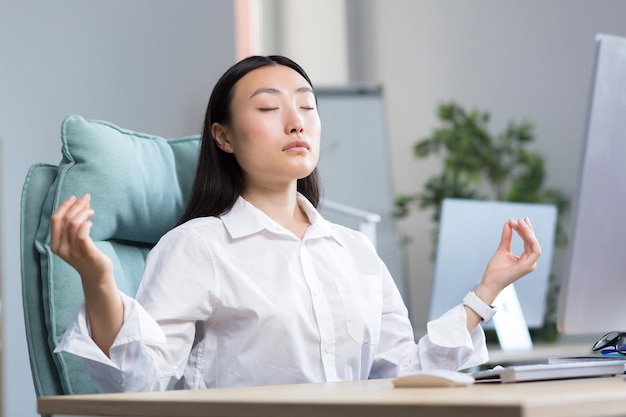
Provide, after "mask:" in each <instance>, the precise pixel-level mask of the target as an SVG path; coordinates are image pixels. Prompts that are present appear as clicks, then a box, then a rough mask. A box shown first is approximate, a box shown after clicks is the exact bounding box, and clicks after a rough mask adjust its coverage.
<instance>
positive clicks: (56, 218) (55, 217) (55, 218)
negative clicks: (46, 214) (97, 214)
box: [50, 196, 76, 252]
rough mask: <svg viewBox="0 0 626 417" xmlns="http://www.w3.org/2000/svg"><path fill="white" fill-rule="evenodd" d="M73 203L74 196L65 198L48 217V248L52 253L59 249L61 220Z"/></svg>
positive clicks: (74, 200)
mask: <svg viewBox="0 0 626 417" xmlns="http://www.w3.org/2000/svg"><path fill="white" fill-rule="evenodd" d="M75 202H76V196H71V197H69V198H67V199H66V200H65V201H63V202H62V203H61V204H60V205H59V207H57V209H56V210H55V211H54V213H52V215H51V216H50V247H51V249H52V251H53V252H55V249H56V248H58V247H59V244H60V241H61V232H62V229H63V218H64V217H65V215H66V213H67V211H68V210H69V209H70V208H71V207H72V205H73V204H74V203H75Z"/></svg>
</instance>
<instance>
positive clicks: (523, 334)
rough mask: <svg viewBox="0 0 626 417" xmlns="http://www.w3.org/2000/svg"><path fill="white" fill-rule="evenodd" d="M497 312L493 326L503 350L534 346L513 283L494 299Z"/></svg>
mask: <svg viewBox="0 0 626 417" xmlns="http://www.w3.org/2000/svg"><path fill="white" fill-rule="evenodd" d="M494 305H495V307H496V308H497V313H496V314H495V315H494V316H493V326H494V328H495V330H496V334H497V335H498V341H499V342H500V348H501V349H502V350H503V351H505V350H506V351H526V350H531V349H532V348H533V342H532V339H531V338H530V332H529V331H528V325H527V324H526V319H525V318H524V313H523V312H522V307H521V305H520V302H519V298H517V292H516V291H515V287H514V286H513V284H511V285H509V286H508V287H506V288H505V289H504V290H502V292H501V293H500V295H498V297H497V298H496V300H495V301H494Z"/></svg>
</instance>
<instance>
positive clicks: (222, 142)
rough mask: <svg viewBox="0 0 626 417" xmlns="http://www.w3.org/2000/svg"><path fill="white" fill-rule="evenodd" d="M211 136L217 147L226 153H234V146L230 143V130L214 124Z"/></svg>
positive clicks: (219, 124)
mask: <svg viewBox="0 0 626 417" xmlns="http://www.w3.org/2000/svg"><path fill="white" fill-rule="evenodd" d="M211 135H212V136H213V139H214V140H215V143H216V144H217V147H218V148H220V149H221V150H223V151H224V152H226V153H233V146H232V144H231V142H230V135H229V134H228V128H227V127H226V126H224V125H222V124H221V123H213V125H211Z"/></svg>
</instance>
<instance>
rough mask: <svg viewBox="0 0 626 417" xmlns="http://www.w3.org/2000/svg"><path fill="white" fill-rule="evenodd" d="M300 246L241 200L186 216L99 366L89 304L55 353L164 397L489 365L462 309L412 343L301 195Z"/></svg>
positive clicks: (367, 266) (379, 281) (393, 291)
mask: <svg viewBox="0 0 626 417" xmlns="http://www.w3.org/2000/svg"><path fill="white" fill-rule="evenodd" d="M298 204H299V205H300V207H302V209H303V210H304V211H305V212H306V214H307V216H308V218H309V221H310V223H311V225H310V227H309V228H308V229H307V231H306V233H305V235H304V237H303V238H302V239H299V238H297V237H296V236H295V235H294V234H293V233H291V232H290V231H288V230H286V229H284V228H283V227H281V226H280V225H278V224H277V223H276V222H274V221H273V220H272V219H271V218H269V217H268V216H267V215H266V214H265V213H263V212H262V211H260V210H259V209H257V208H255V207H254V206H253V205H251V204H250V203H248V202H247V201H246V200H244V199H243V198H239V199H238V201H237V202H236V204H235V205H234V207H233V208H232V209H231V210H230V211H229V212H228V213H227V214H225V215H223V216H221V217H206V218H197V219H193V220H191V221H189V222H187V223H185V224H183V225H181V226H178V227H176V228H175V229H173V230H171V231H170V232H168V233H167V234H166V235H165V236H163V237H162V238H161V240H160V241H159V242H158V244H157V245H156V246H155V247H154V248H153V250H152V251H151V252H150V254H149V255H148V257H147V260H146V267H145V271H144V274H143V277H142V280H141V284H140V287H139V289H138V292H137V295H136V298H135V299H132V298H130V297H128V296H126V295H125V294H123V293H121V296H122V300H123V303H124V325H123V326H122V329H121V330H120V332H119V334H118V335H117V337H116V339H115V341H114V343H113V345H112V347H111V349H110V352H109V353H110V357H107V356H106V355H105V354H104V353H103V352H102V351H101V350H100V349H99V348H98V347H97V346H96V345H95V343H94V342H93V341H92V339H91V337H90V332H89V323H88V321H87V317H86V313H85V309H84V306H83V307H81V310H80V311H79V313H78V316H77V318H76V320H75V321H74V322H73V323H72V324H71V325H70V326H69V327H68V329H67V331H66V332H65V335H64V338H63V339H62V341H61V343H60V344H59V346H58V347H57V349H56V351H67V352H70V353H73V354H75V355H79V356H81V357H83V358H84V359H85V362H86V365H87V369H88V372H89V373H90V374H91V375H92V377H93V378H94V380H95V381H96V384H97V386H98V388H99V389H100V390H101V391H103V392H108V391H146V390H164V389H167V388H168V387H170V386H172V385H174V384H175V383H176V382H177V381H178V380H179V379H181V377H182V378H183V381H182V383H183V386H184V387H185V388H192V389H193V388H208V387H226V386H244V385H265V384H286V383H299V382H324V381H341V380H356V379H367V378H380V377H395V376H399V375H403V374H407V373H410V372H412V371H415V370H419V369H426V368H448V369H463V368H467V367H471V366H475V365H478V364H480V363H483V362H485V360H486V359H487V350H486V346H485V337H484V333H483V331H482V329H481V328H480V326H479V327H477V328H476V330H474V332H472V334H470V333H469V332H468V331H467V328H466V315H465V309H464V308H463V307H462V305H458V306H456V307H454V308H453V309H452V310H450V311H449V312H448V313H446V314H444V316H443V317H441V318H440V319H438V320H435V321H432V322H430V323H428V335H426V336H424V337H423V338H422V339H420V340H419V342H418V343H415V341H414V336H413V330H412V327H411V324H410V322H409V319H408V314H407V309H406V307H405V305H404V303H403V301H402V298H401V296H400V293H399V292H398V290H397V287H396V285H395V284H394V281H393V279H392V278H391V276H390V274H389V272H388V271H387V268H386V267H385V265H384V263H383V262H382V261H381V259H380V258H379V257H378V255H377V254H376V250H375V248H374V247H373V245H372V244H371V242H370V241H369V240H368V239H367V237H365V236H364V235H363V234H361V233H359V232H357V231H354V230H352V229H349V228H346V227H343V226H339V225H336V224H333V223H330V222H328V221H326V220H324V219H323V218H322V216H321V215H320V214H319V213H318V212H317V210H315V208H314V207H313V206H312V205H311V204H310V202H309V201H308V200H307V199H306V198H304V197H303V196H301V195H299V196H298Z"/></svg>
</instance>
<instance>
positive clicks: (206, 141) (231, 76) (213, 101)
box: [178, 55, 320, 224]
mask: <svg viewBox="0 0 626 417" xmlns="http://www.w3.org/2000/svg"><path fill="white" fill-rule="evenodd" d="M274 65H284V66H286V67H289V68H291V69H293V70H294V71H296V72H297V73H298V74H300V75H301V76H302V77H304V79H305V80H306V81H307V82H308V83H309V85H310V86H311V88H313V83H311V80H310V78H309V76H308V75H307V74H306V72H305V71H304V69H302V67H300V65H298V64H296V63H295V62H294V61H292V60H291V59H289V58H286V57H284V56H279V55H271V56H251V57H248V58H245V59H243V60H241V61H239V62H237V63H236V64H235V65H233V66H232V67H230V68H229V69H228V70H227V71H226V72H225V73H224V74H223V75H222V77H221V78H220V79H219V80H218V81H217V83H216V84H215V87H214V88H213V92H212V93H211V98H210V99H209V105H208V108H207V111H206V117H205V119H204V126H203V129H202V143H201V145H200V155H199V158H198V167H197V169H196V177H195V180H194V183H193V187H192V189H191V195H190V197H189V202H188V203H187V208H186V209H185V212H184V213H183V215H182V217H181V218H180V220H179V222H178V224H182V223H184V222H186V221H188V220H191V219H194V218H196V217H206V216H219V215H222V214H224V213H226V212H228V211H229V210H230V209H231V208H232V207H233V205H234V204H235V202H236V201H237V198H239V196H240V195H241V194H242V193H243V191H244V181H243V173H242V170H241V167H240V166H239V163H238V162H237V159H235V156H234V155H233V154H231V153H227V152H224V151H222V150H221V149H220V148H219V147H218V146H217V144H216V143H215V140H214V138H213V135H212V133H211V126H212V125H213V123H221V124H225V125H228V124H229V123H230V122H231V108H230V107H231V106H230V105H231V101H232V99H233V95H234V87H235V84H236V83H237V81H239V80H240V79H241V78H242V77H243V76H244V75H246V74H247V73H249V72H250V71H253V70H255V69H258V68H262V67H267V66H274ZM319 182H320V181H319V174H318V171H317V168H315V169H314V170H313V172H311V174H309V176H307V177H305V178H301V179H298V185H297V189H298V191H299V192H300V193H302V194H303V195H304V196H305V197H306V198H307V199H308V200H309V201H310V202H311V203H312V204H313V205H314V206H316V207H317V205H318V203H319V199H320V183H319Z"/></svg>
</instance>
